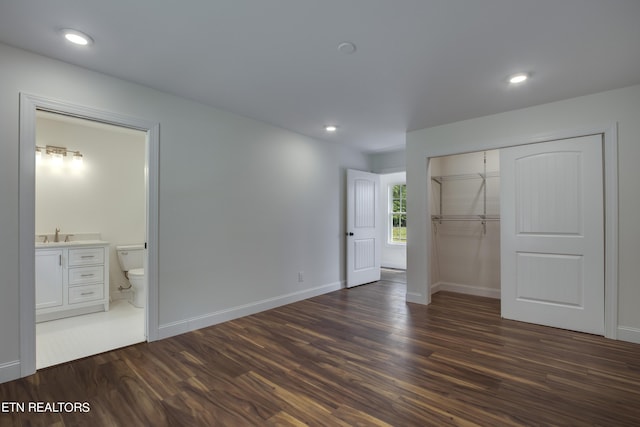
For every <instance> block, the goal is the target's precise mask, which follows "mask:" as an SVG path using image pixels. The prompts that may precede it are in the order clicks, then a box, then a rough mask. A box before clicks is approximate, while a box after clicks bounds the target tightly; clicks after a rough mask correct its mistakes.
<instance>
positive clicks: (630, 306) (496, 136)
mask: <svg viewBox="0 0 640 427" xmlns="http://www.w3.org/2000/svg"><path fill="white" fill-rule="evenodd" d="M639 117H640V86H631V87H627V88H622V89H617V90H612V91H607V92H602V93H598V94H594V95H589V96H584V97H579V98H574V99H569V100H565V101H560V102H555V103H551V104H545V105H540V106H537V107H531V108H526V109H522V110H515V111H510V112H507V113H502V114H496V115H492V116H487V117H482V118H478V119H473V120H466V121H462V122H458V123H453V124H449V125H444V126H437V127H433V128H428V129H421V130H417V131H414V132H410V133H409V134H408V135H407V193H408V196H407V197H408V198H409V197H410V198H411V203H410V204H409V205H408V210H409V212H408V228H409V230H408V233H409V237H408V239H409V241H408V253H407V280H408V288H407V290H408V294H407V298H408V299H409V300H411V301H416V302H423V303H426V302H427V301H428V295H426V290H427V283H428V278H429V277H430V271H429V270H428V268H427V263H426V262H425V260H426V259H427V253H428V251H427V229H428V228H427V227H429V226H430V225H429V224H428V220H427V219H426V215H424V214H425V212H429V210H430V201H429V200H427V196H426V195H427V187H426V186H427V182H428V178H427V160H426V159H427V158H428V157H434V156H441V155H446V154H452V153H463V152H471V151H479V150H483V149H489V148H498V147H503V146H507V145H516V144H519V143H522V142H527V141H531V140H543V139H544V138H546V137H550V136H553V135H554V134H558V133H559V132H565V133H566V132H569V131H576V132H577V131H580V130H586V129H593V128H594V127H602V128H605V127H607V126H608V125H611V124H615V123H617V127H618V171H619V191H618V193H619V194H618V196H619V206H618V208H619V216H618V219H619V221H618V224H619V236H618V251H619V269H618V272H619V275H618V281H619V295H618V337H619V338H620V339H625V340H629V341H636V342H640V310H638V305H640V286H639V285H638V283H639V282H638V277H640V262H639V261H640V258H639V257H638V254H640V223H638V221H637V217H638V212H640V197H638V183H639V182H640V168H638V166H637V165H638V163H640V120H638V118H639ZM413 218H418V220H414V219H413ZM420 218H424V219H420Z"/></svg>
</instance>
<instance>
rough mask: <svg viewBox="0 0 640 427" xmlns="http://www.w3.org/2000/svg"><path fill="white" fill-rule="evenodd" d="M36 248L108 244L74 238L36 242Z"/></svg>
mask: <svg viewBox="0 0 640 427" xmlns="http://www.w3.org/2000/svg"><path fill="white" fill-rule="evenodd" d="M35 244H36V249H43V248H46V249H48V248H51V249H53V248H69V247H82V246H98V245H108V244H109V242H105V241H104V240H76V241H71V242H47V243H42V242H36V243H35Z"/></svg>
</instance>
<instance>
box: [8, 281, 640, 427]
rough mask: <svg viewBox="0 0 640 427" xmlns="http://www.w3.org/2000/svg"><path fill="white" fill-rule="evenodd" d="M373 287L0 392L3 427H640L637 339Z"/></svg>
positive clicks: (478, 301) (135, 349)
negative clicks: (17, 406)
mask: <svg viewBox="0 0 640 427" xmlns="http://www.w3.org/2000/svg"><path fill="white" fill-rule="evenodd" d="M404 292H405V287H404V285H403V284H401V283H395V282H390V281H381V282H378V283H375V284H371V285H365V286H361V287H357V288H353V289H349V290H346V289H345V290H341V291H337V292H333V293H330V294H326V295H322V296H319V297H316V298H312V299H309V300H306V301H302V302H298V303H295V304H291V305H288V306H285V307H281V308H278V309H275V310H270V311H267V312H263V313H260V314H257V315H253V316H248V317H245V318H242V319H238V320H235V321H231V322H227V323H224V324H221V325H217V326H213V327H210V328H206V329H202V330H199V331H195V332H191V333H187V334H184V335H181V336H177V337H174V338H170V339H166V340H163V341H159V342H154V343H150V344H149V343H146V344H138V345H134V346H131V347H127V348H123V349H120V350H116V351H112V352H109V353H104V354H100V355H97V356H94V357H90V358H86V359H82V360H79V361H75V362H71V363H66V364H63V365H59V366H56V367H52V368H47V369H43V370H41V371H38V373H37V374H35V375H33V376H31V377H29V378H24V379H21V380H17V381H13V382H10V383H6V384H2V385H0V402H36V401H38V402H85V401H86V402H88V403H89V405H90V412H88V413H82V412H76V413H62V414H61V413H29V412H28V411H25V412H24V413H19V412H18V413H16V412H13V413H0V425H2V426H5V425H6V426H11V425H16V426H32V425H33V426H37V425H40V426H46V425H52V426H83V425H86V426H164V425H179V426H214V425H221V426H260V425H283V426H289V425H291V426H294V425H305V424H308V425H318V426H341V425H342V426H355V425H361V426H370V425H371V426H376V425H393V426H432V425H433V426H443V425H464V426H471V425H481V426H510V425H527V426H534V425H535V426H538V425H567V426H569V425H571V426H581V425H600V426H625V425H628V426H638V425H640V345H635V344H630V343H624V342H620V341H612V340H607V339H604V338H602V337H597V336H592V335H585V334H580V333H574V332H569V331H564V330H558V329H553V328H547V327H543V326H536V325H531V324H525V323H518V322H513V321H507V320H502V319H501V318H500V316H499V301H498V300H492V299H487V298H480V297H471V296H464V295H457V294H453V293H446V292H441V293H439V294H436V295H434V297H433V304H431V305H430V306H429V307H424V306H420V305H415V304H407V303H405V300H404Z"/></svg>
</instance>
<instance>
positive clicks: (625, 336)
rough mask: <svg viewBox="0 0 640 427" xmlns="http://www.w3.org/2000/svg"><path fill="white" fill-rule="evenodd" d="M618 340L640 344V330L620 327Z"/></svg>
mask: <svg viewBox="0 0 640 427" xmlns="http://www.w3.org/2000/svg"><path fill="white" fill-rule="evenodd" d="M617 332H618V339H619V340H620V341H628V342H632V343H636V344H640V329H637V328H630V327H628V326H618V331H617Z"/></svg>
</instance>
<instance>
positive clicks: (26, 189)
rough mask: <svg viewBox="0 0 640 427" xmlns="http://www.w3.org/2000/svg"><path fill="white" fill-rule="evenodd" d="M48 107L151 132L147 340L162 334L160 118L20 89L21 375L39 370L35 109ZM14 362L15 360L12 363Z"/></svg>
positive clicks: (148, 134)
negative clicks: (98, 107)
mask: <svg viewBox="0 0 640 427" xmlns="http://www.w3.org/2000/svg"><path fill="white" fill-rule="evenodd" d="M37 110H43V111H49V112H52V113H59V114H64V115H67V116H73V117H78V118H83V119H87V120H92V121H96V122H101V123H107V124H111V125H115V126H120V127H127V128H130V129H137V130H140V131H143V132H146V133H147V160H146V163H147V164H146V165H145V166H146V168H145V170H146V176H147V248H148V251H147V272H146V275H147V305H146V307H147V308H146V315H147V319H146V329H147V340H149V341H153V340H156V339H158V335H159V334H158V209H159V207H158V191H159V187H158V172H159V171H158V169H159V154H158V153H159V147H160V124H159V123H157V122H152V121H148V120H145V119H140V118H136V117H131V116H126V115H122V114H118V113H112V112H109V111H103V110H98V109H94V108H91V107H85V106H81V105H77V104H72V103H68V102H63V101H58V100H55V99H49V98H45V97H41V96H37V95H31V94H26V93H20V142H19V143H20V175H19V195H20V202H19V214H20V225H19V233H20V243H19V257H20V258H19V268H20V360H19V361H18V364H19V366H20V376H22V377H25V376H27V375H31V374H33V373H35V371H36V326H35V315H34V314H35V247H34V245H33V241H34V236H35V154H34V153H35V145H36V111H37ZM12 366H13V365H12Z"/></svg>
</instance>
